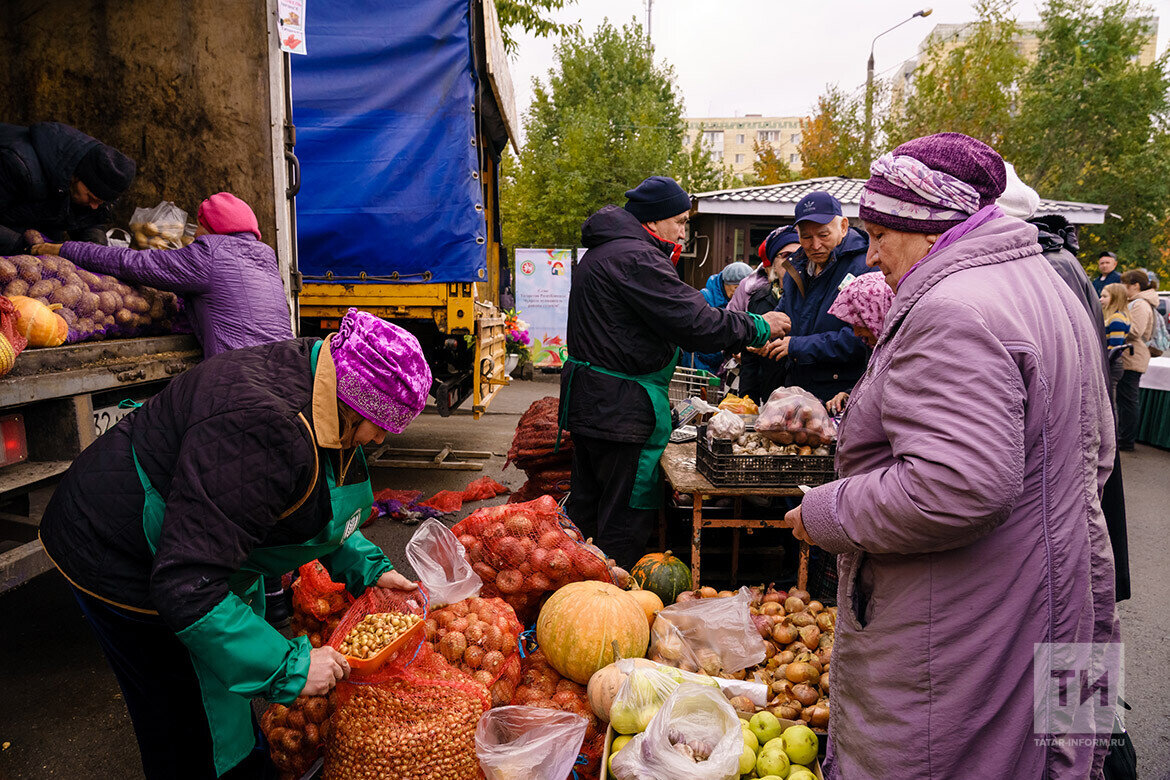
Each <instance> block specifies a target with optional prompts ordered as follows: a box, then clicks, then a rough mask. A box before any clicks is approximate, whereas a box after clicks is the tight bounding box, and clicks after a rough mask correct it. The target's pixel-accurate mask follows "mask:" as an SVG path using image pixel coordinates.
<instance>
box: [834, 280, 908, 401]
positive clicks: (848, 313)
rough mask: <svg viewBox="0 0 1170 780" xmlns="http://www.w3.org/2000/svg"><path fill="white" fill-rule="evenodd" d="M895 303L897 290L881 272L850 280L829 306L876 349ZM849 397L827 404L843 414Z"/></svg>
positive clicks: (835, 315)
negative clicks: (891, 306) (891, 305)
mask: <svg viewBox="0 0 1170 780" xmlns="http://www.w3.org/2000/svg"><path fill="white" fill-rule="evenodd" d="M893 302H894V291H893V290H891V289H890V285H888V284H886V280H885V279H883V278H882V276H881V274H862V275H861V276H858V277H856V278H855V279H852V280H850V281H849V283H848V284H846V285H845V287H844V288H842V290H841V291H840V292H839V293H837V297H836V299H835V300H834V301H833V304H832V305H831V306H830V307H829V314H831V315H833V316H834V317H836V318H837V319H839V320H841V321H842V322H844V323H845V324H846V325H852V326H853V333H854V335H856V336H857V338H859V339H861V340H862V341H864V342H865V346H867V347H869V348H870V349H873V348H874V347H875V346H877V340H878V336H880V335H882V324H883V323H884V322H885V319H886V312H888V311H889V310H890V304H891V303H893ZM848 400H849V393H837V395H835V396H833V397H832V398H830V399H829V400H828V402H827V403H826V404H825V406H826V407H828V409H829V412H830V413H831V414H839V413H840V412H841V410H842V409H844V408H845V402H846V401H848Z"/></svg>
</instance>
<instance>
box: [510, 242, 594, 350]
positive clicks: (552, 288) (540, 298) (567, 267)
mask: <svg viewBox="0 0 1170 780" xmlns="http://www.w3.org/2000/svg"><path fill="white" fill-rule="evenodd" d="M581 254H584V250H578V256H579V255H581ZM572 272H573V250H572V249H517V250H516V288H515V289H516V311H517V314H518V316H519V317H520V319H521V320H523V321H524V322H526V323H528V335H529V338H530V339H531V344H530V345H529V347H528V351H529V354H531V355H532V362H533V364H535V365H536V366H537V367H538V368H559V367H560V366H561V349H562V348H563V347H564V346H565V334H566V331H567V330H568V324H569V284H570V280H571V275H572Z"/></svg>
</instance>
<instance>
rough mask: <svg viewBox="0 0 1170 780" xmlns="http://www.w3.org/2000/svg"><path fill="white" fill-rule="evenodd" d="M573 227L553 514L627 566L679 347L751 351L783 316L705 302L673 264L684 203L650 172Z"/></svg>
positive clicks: (654, 491)
mask: <svg viewBox="0 0 1170 780" xmlns="http://www.w3.org/2000/svg"><path fill="white" fill-rule="evenodd" d="M626 198H627V202H626V205H625V208H618V207H617V206H605V207H604V208H602V209H600V210H599V211H597V212H595V213H594V214H593V215H592V216H590V217H589V219H587V220H585V224H584V225H582V226H581V241H582V246H584V247H586V248H587V249H588V251H587V252H586V253H585V256H584V257H583V258H582V259H581V262H580V263H579V264H578V265H577V267H576V268H575V270H574V271H573V279H572V287H571V290H570V293H569V320H568V333H567V343H568V353H567V355H566V357H565V368H564V371H563V373H562V374H561V402H560V403H561V406H560V410H561V411H560V414H561V417H560V427H561V428H562V429H563V430H568V431H571V432H572V434H573V471H572V491H571V493H570V495H569V499H568V502H567V503H566V504H565V511H566V512H567V513H568V515H569V517H570V518H571V519H572V520H573V522H574V523H576V524H577V526H578V527H579V528H580V529H581V532H582V533H583V534H585V536H587V537H593V541H594V543H595V544H597V546H598V547H600V548H601V549H602V550H604V551H605V552H606V554H607V555H609V556H610V557H612V558H614V559H615V560H616V561H617V562H618V565H620V566H623V567H626V568H629V567H630V566H631V565H632V564H633V563H635V562H636V561H637V560H638V558H640V557H641V556H642V553H643V552H645V548H646V542H647V540H648V539H649V537H650V532H651V530H652V528H653V524H654V518H655V517H656V515H657V507H658V505H659V503H660V502H661V500H662V491H663V487H662V478H661V471H660V469H659V468H658V459H659V457H660V456H661V455H662V451H663V449H664V448H665V447H666V442H667V438H668V437H669V435H670V430H671V416H670V411H671V410H670V402H669V400H668V394H667V386H668V385H669V383H670V378H671V376H672V374H673V373H674V369H675V365H676V364H677V361H678V357H679V353H680V348H681V349H682V350H689V351H692V352H719V351H722V350H724V349H733V350H740V349H743V348H744V347H748V346H757V347H758V346H763V345H764V344H765V343H767V342H768V340H769V339H770V338H773V337H774V336H777V335H779V334H780V333H781V332H783V330H784V328H785V326H786V325H787V324H788V318H787V317H785V316H783V315H781V314H778V313H777V312H768V313H767V314H764V315H759V314H751V313H748V312H729V311H725V310H722V309H716V308H714V307H712V306H709V305H708V304H707V301H706V300H705V299H704V298H703V296H702V294H701V293H700V292H699V291H698V290H696V289H695V288H693V287H691V286H690V285H688V284H686V283H685V282H684V281H682V279H680V278H679V276H678V272H677V271H676V270H675V263H677V262H678V257H679V252H680V251H681V249H682V241H683V238H684V236H685V234H686V224H687V220H688V219H689V217H690V210H691V199H690V196H689V195H687V194H686V193H685V192H684V191H683V189H682V188H681V187H679V186H678V184H677V183H676V182H675V181H674V179H671V178H668V177H666V176H651V177H650V178H648V179H646V180H645V181H643V182H642V183H641V184H639V185H638V186H637V187H635V188H634V189H632V190H629V191H627V192H626Z"/></svg>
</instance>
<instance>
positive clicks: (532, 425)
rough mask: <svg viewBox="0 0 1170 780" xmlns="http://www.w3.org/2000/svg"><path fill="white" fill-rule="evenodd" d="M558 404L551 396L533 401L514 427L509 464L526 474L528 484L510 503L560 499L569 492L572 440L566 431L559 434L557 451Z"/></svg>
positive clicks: (525, 484)
mask: <svg viewBox="0 0 1170 780" xmlns="http://www.w3.org/2000/svg"><path fill="white" fill-rule="evenodd" d="M559 414H560V402H559V401H558V399H557V398H555V397H553V396H548V397H547V398H541V399H540V400H539V401H535V402H533V404H532V405H531V406H529V407H528V410H527V411H525V412H524V414H523V415H521V417H520V421H519V422H518V423H517V424H516V434H515V436H513V437H512V448H511V449H510V450H508V462H509V463H515V464H516V467H517V468H519V469H520V470H521V471H523V472H524V473H525V474H527V475H528V481H527V482H525V483H524V486H523V487H521V488H520V490H519V491H518V492H517V493H516V494H515V495H513V496H512V497H511V498H510V499H508V500H509V502H510V503H518V502H523V501H531V500H533V499H535V498H539V497H540V496H543V495H549V496H552V497H553V498H556V499H560V498H561V497H563V496H564V495H565V493H568V492H569V487H570V478H569V477H570V474H569V469H570V464H571V463H572V461H573V440H572V437H571V436H570V435H569V432H568V431H564V432H563V433H562V434H561V446H560V448H559V449H557V451H556V452H553V449H554V448H556V442H557V430H558V416H559Z"/></svg>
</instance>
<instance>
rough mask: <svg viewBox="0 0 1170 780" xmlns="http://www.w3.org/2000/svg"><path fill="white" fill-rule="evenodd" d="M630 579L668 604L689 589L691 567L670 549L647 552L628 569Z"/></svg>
mask: <svg viewBox="0 0 1170 780" xmlns="http://www.w3.org/2000/svg"><path fill="white" fill-rule="evenodd" d="M630 579H631V580H633V581H634V582H636V583H638V587H640V588H642V589H643V590H648V591H650V592H651V593H653V594H655V595H656V596H658V598H660V599H662V603H663V604H665V605H667V606H670V605H671V604H673V603H674V600H675V599H676V598H678V594H680V593H682V592H683V591H684V590H690V589H691V567H690V566H687V565H686V564H685V563H683V562H682V561H681V560H679V559H678V558H676V557H674V555H672V554H671V552H670V550H667V551H666V552H664V553H649V554H647V555H643V556H642V557H641V559H639V561H638V562H637V563H636V564H634V568H633V569H631V570H630Z"/></svg>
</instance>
